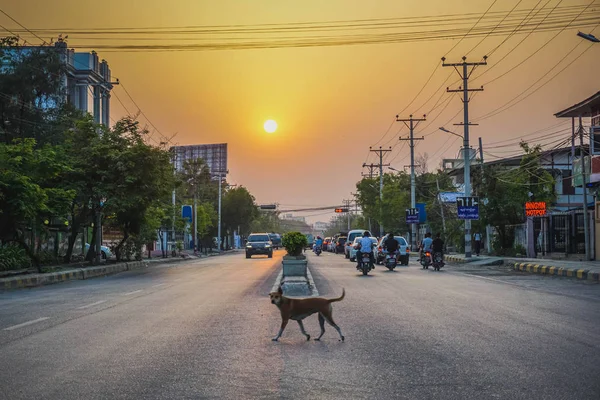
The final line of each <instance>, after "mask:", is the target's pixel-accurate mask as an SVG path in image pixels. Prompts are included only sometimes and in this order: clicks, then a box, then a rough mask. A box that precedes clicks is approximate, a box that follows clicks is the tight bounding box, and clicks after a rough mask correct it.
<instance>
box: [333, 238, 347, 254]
mask: <svg viewBox="0 0 600 400" xmlns="http://www.w3.org/2000/svg"><path fill="white" fill-rule="evenodd" d="M346 239H347V237H346V236H340V237H338V238H337V239H336V241H335V246H334V248H333V252H334V253H335V254H342V253H343V252H344V245H345V244H346Z"/></svg>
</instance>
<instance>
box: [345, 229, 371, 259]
mask: <svg viewBox="0 0 600 400" xmlns="http://www.w3.org/2000/svg"><path fill="white" fill-rule="evenodd" d="M365 232H369V231H368V230H367V229H353V230H351V231H350V232H348V236H347V239H346V243H345V245H344V255H345V256H346V258H350V250H352V246H354V239H356V238H357V237H359V236H360V237H362V235H363V234H364V233H365ZM369 235H371V232H369ZM371 236H373V235H371Z"/></svg>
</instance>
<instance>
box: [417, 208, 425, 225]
mask: <svg viewBox="0 0 600 400" xmlns="http://www.w3.org/2000/svg"><path fill="white" fill-rule="evenodd" d="M416 206H417V210H419V224H424V223H425V222H426V221H427V211H425V203H417V204H416Z"/></svg>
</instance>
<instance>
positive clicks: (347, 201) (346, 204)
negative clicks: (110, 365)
mask: <svg viewBox="0 0 600 400" xmlns="http://www.w3.org/2000/svg"><path fill="white" fill-rule="evenodd" d="M342 202H343V203H344V206H345V207H346V209H347V210H348V211H347V212H346V215H347V216H348V232H350V203H351V202H352V200H342Z"/></svg>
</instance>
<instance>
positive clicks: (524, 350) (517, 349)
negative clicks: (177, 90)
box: [0, 251, 600, 400]
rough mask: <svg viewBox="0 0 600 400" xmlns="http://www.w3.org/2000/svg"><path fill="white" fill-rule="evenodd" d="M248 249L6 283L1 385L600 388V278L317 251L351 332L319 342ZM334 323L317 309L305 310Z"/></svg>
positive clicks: (206, 391) (223, 394) (418, 390)
mask: <svg viewBox="0 0 600 400" xmlns="http://www.w3.org/2000/svg"><path fill="white" fill-rule="evenodd" d="M282 255H283V253H282V252H281V251H280V252H277V253H276V255H275V257H274V258H273V259H268V258H261V257H256V258H253V259H251V260H246V259H244V256H243V254H241V253H236V254H232V255H225V256H221V257H212V258H209V259H203V260H196V261H192V262H188V263H185V264H174V265H168V266H153V267H151V268H148V269H146V270H142V271H133V272H128V273H122V274H119V275H115V276H111V277H106V278H100V279H93V280H89V281H76V282H68V283H63V284H57V285H53V286H47V287H43V288H36V289H31V290H18V291H11V292H0V399H11V400H13V399H33V398H44V399H107V398H110V399H134V398H146V399H174V398H177V399H199V398H228V399H245V398H269V399H270V398H299V399H305V398H319V399H339V398H352V399H354V398H365V399H391V398H398V399H496V398H497V399H598V398H599V397H600V380H598V376H600V345H599V343H600V329H599V327H600V307H598V306H599V305H600V285H597V284H595V285H591V284H586V283H584V282H577V281H573V280H567V279H552V278H547V277H534V278H532V277H530V276H525V275H521V274H518V273H511V272H509V271H502V270H498V269H488V270H486V269H485V268H483V269H477V270H476V269H471V270H470V269H469V268H468V267H460V266H453V265H449V266H447V268H446V270H443V271H441V272H439V273H436V272H433V271H424V270H421V269H420V268H418V267H417V266H416V265H414V263H411V266H410V267H408V268H401V269H400V268H399V269H398V270H397V271H396V272H388V271H387V270H385V271H384V269H383V267H377V269H376V270H375V271H374V272H373V273H372V274H371V275H370V276H368V277H363V276H360V275H359V274H358V273H357V271H356V270H355V269H354V267H353V266H352V264H351V263H350V262H348V261H346V260H345V259H343V257H340V256H337V255H333V254H329V253H324V254H323V255H322V256H320V257H316V256H315V255H313V254H309V260H310V265H311V271H312V273H313V277H314V279H315V283H316V285H317V287H318V289H319V291H320V293H321V295H325V296H337V295H339V294H340V292H341V289H342V287H344V288H345V289H346V298H345V299H344V300H343V301H342V302H339V303H335V304H334V313H333V314H334V318H335V319H336V322H337V323H338V325H339V326H340V327H341V328H342V331H343V332H344V335H345V336H346V341H345V342H340V341H338V336H337V333H336V332H335V330H333V329H332V328H330V327H328V328H327V332H326V333H325V336H324V337H323V341H322V342H314V341H310V342H307V341H305V339H304V336H302V335H301V333H300V331H299V329H298V326H297V325H296V324H289V325H288V327H287V329H286V331H285V332H284V334H283V337H282V339H281V341H280V342H272V341H271V338H272V337H273V336H274V335H275V334H276V332H277V330H278V328H279V323H280V319H279V313H278V310H277V309H276V307H275V306H273V305H272V304H270V302H269V300H268V296H267V294H268V292H269V291H270V289H271V286H272V285H273V283H274V280H275V278H276V276H277V273H278V272H279V266H280V262H281V256H282ZM305 326H306V328H307V330H308V332H309V333H311V334H313V335H314V334H317V333H318V332H319V328H318V323H317V318H316V317H309V318H308V319H307V320H306V321H305Z"/></svg>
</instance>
